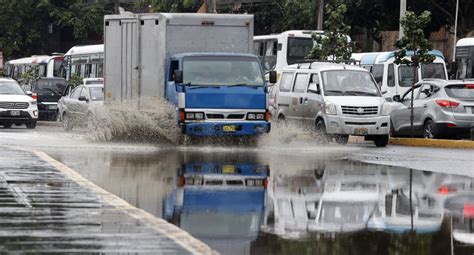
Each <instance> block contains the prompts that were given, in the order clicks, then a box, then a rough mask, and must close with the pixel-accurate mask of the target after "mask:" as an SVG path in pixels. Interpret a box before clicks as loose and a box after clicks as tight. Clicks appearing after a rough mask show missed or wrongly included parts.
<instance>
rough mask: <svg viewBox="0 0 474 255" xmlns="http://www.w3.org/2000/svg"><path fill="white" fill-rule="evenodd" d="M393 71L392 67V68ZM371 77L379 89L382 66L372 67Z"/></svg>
mask: <svg viewBox="0 0 474 255" xmlns="http://www.w3.org/2000/svg"><path fill="white" fill-rule="evenodd" d="M392 69H393V67H392ZM372 75H373V76H374V79H375V82H377V85H379V87H381V86H382V78H383V64H378V65H374V66H373V67H372Z"/></svg>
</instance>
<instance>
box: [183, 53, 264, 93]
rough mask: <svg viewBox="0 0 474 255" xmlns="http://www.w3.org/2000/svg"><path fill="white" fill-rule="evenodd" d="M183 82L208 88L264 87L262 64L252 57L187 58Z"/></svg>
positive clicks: (184, 63) (184, 62)
mask: <svg viewBox="0 0 474 255" xmlns="http://www.w3.org/2000/svg"><path fill="white" fill-rule="evenodd" d="M183 80H184V83H185V84H190V85H206V86H232V85H248V86H263V85H264V84H263V75H262V72H261V69H260V64H259V62H258V61H257V59H256V58H251V57H229V56H225V57H224V56H222V57H221V56H202V57H201V56H199V57H186V58H184V60H183Z"/></svg>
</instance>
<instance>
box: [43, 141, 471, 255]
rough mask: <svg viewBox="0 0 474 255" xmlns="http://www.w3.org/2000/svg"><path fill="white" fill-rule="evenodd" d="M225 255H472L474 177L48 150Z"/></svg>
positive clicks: (268, 157) (320, 160)
mask: <svg viewBox="0 0 474 255" xmlns="http://www.w3.org/2000/svg"><path fill="white" fill-rule="evenodd" d="M50 155H52V156H53V157H55V158H56V159H58V160H60V161H62V162H64V163H65V164H67V165H69V166H70V167H72V168H74V169H75V170H76V171H78V172H79V173H80V174H82V175H83V176H85V177H86V178H88V179H90V180H92V181H93V182H95V183H96V184H98V185H99V186H101V187H103V188H105V189H106V190H108V191H110V192H112V193H114V194H116V195H118V196H120V197H122V198H123V199H125V200H127V201H128V202H129V203H131V204H133V205H135V206H137V207H140V208H142V209H144V210H146V211H148V212H150V213H152V214H154V215H156V216H158V217H162V218H165V219H166V220H168V221H170V222H172V223H173V224H176V225H177V226H179V227H181V228H183V229H185V230H186V231H188V232H190V233H191V234H192V235H194V236H195V237H197V238H199V239H201V240H202V241H204V242H206V243H207V244H209V245H210V246H211V247H212V248H214V249H216V250H218V251H219V252H221V253H222V254H451V251H454V254H472V253H473V252H474V230H473V229H474V224H473V223H474V221H473V219H474V187H473V179H472V178H468V177H463V176H457V175H449V174H441V173H432V172H426V171H416V170H409V169H406V168H399V167H389V166H380V165H372V164H365V163H360V162H351V161H347V160H345V159H344V158H345V156H346V155H344V154H343V153H340V154H337V153H332V154H331V155H329V154H324V153H319V154H315V153H304V152H301V153H292V154H290V153H288V154H284V153H276V152H268V151H267V152H262V151H257V150H233V151H226V150H223V151H220V150H215V151H214V150H206V151H205V152H199V151H197V150H193V149H173V150H163V151H159V152H150V153H133V152H104V151H88V152H85V151H82V152H81V151H79V152H78V151H74V152H73V151H69V152H68V151H63V152H58V151H51V152H50Z"/></svg>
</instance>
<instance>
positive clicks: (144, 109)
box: [88, 98, 184, 145]
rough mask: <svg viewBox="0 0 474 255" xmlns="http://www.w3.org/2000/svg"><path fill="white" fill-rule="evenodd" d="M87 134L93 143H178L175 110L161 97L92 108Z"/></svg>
mask: <svg viewBox="0 0 474 255" xmlns="http://www.w3.org/2000/svg"><path fill="white" fill-rule="evenodd" d="M92 115H93V116H92V118H90V119H89V121H88V122H89V123H88V128H89V134H90V135H91V136H92V137H93V138H94V139H95V140H97V141H127V142H149V143H156V142H159V143H163V142H166V143H171V144H176V145H177V144H180V143H182V141H183V140H184V139H183V136H182V135H181V131H180V129H179V127H178V125H176V108H175V106H174V105H172V104H170V103H169V102H167V101H165V100H164V99H161V98H147V99H141V100H139V101H125V102H112V103H107V104H104V105H103V106H99V107H96V108H94V110H93V114H92Z"/></svg>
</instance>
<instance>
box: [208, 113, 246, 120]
mask: <svg viewBox="0 0 474 255" xmlns="http://www.w3.org/2000/svg"><path fill="white" fill-rule="evenodd" d="M206 117H207V118H208V119H229V120H241V119H243V118H244V117H245V114H229V115H227V116H225V115H224V114H206Z"/></svg>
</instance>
